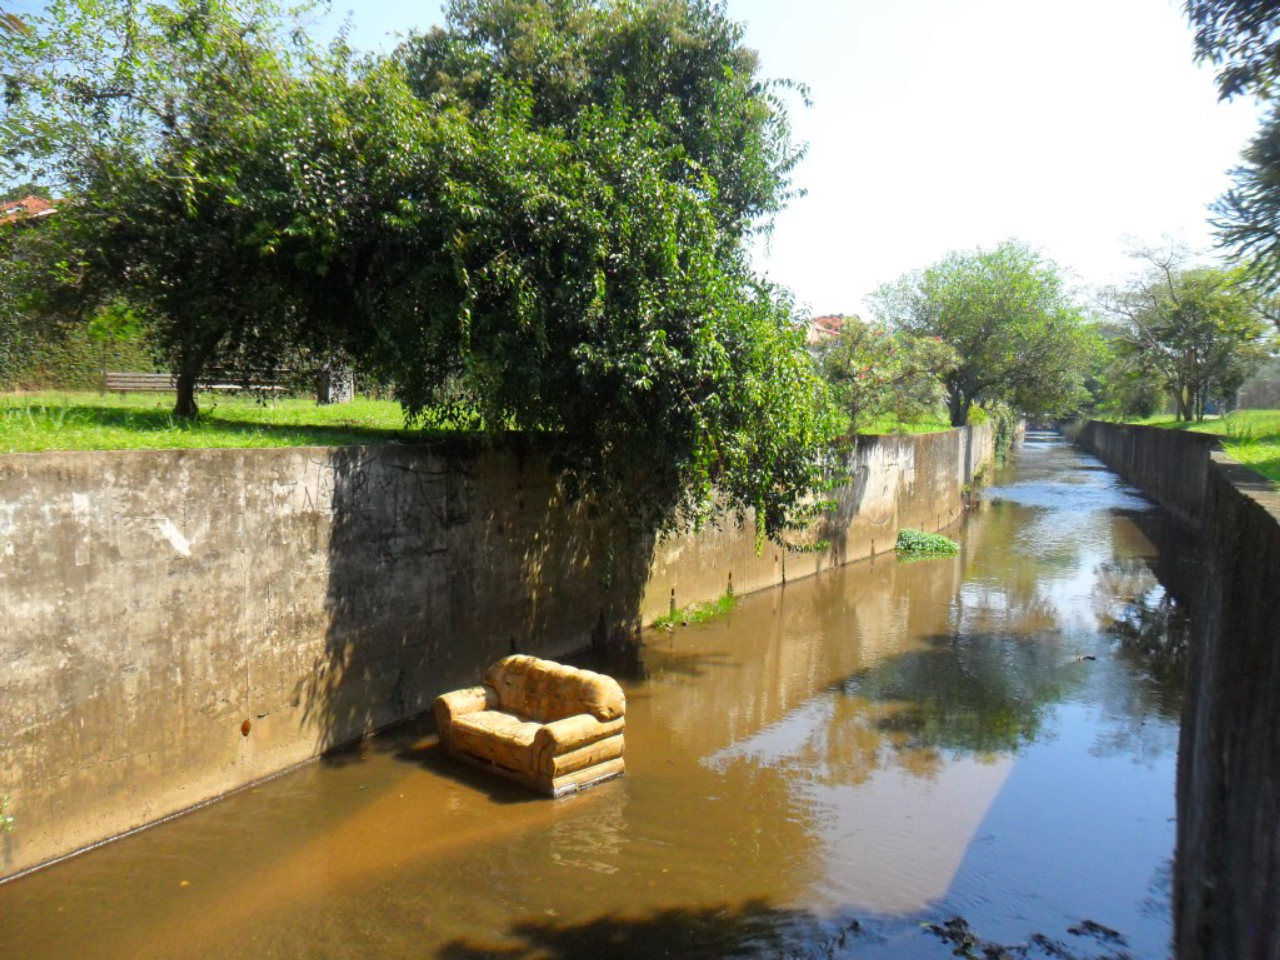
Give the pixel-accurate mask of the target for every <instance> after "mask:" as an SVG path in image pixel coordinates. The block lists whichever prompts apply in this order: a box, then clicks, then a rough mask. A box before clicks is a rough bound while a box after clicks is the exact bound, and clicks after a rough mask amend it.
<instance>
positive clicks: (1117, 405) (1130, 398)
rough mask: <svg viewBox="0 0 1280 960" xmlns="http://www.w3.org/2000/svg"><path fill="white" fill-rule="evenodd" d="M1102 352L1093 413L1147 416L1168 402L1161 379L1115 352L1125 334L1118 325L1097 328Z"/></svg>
mask: <svg viewBox="0 0 1280 960" xmlns="http://www.w3.org/2000/svg"><path fill="white" fill-rule="evenodd" d="M1099 330H1100V333H1101V335H1102V337H1103V345H1104V349H1103V350H1102V351H1100V354H1099V356H1098V359H1097V368H1096V372H1095V376H1094V379H1093V382H1094V384H1095V390H1094V404H1093V409H1092V411H1091V412H1092V413H1095V414H1097V415H1099V416H1103V417H1115V418H1120V419H1125V418H1133V417H1150V416H1153V415H1154V414H1155V413H1156V412H1157V411H1159V410H1160V409H1161V408H1162V407H1163V406H1164V404H1165V402H1166V401H1167V395H1166V393H1165V390H1164V387H1163V385H1162V384H1161V381H1160V379H1159V378H1158V377H1157V376H1155V374H1154V373H1152V372H1151V371H1150V370H1149V369H1148V368H1147V367H1146V366H1145V365H1144V364H1143V363H1141V362H1140V361H1139V360H1138V359H1137V358H1134V357H1131V356H1129V355H1127V353H1126V352H1125V351H1122V350H1118V349H1116V342H1117V341H1118V340H1120V339H1121V338H1122V337H1124V336H1125V335H1126V328H1125V327H1124V326H1123V325H1119V324H1103V325H1102V326H1100V327H1099Z"/></svg>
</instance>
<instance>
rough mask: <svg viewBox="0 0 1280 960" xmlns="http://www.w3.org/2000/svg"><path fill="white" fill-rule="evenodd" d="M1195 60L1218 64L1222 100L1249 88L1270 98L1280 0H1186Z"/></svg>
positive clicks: (1277, 58)
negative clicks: (1194, 38) (1194, 40)
mask: <svg viewBox="0 0 1280 960" xmlns="http://www.w3.org/2000/svg"><path fill="white" fill-rule="evenodd" d="M1186 12H1187V16H1188V18H1189V19H1190V21H1191V25H1192V27H1194V28H1195V32H1196V59H1197V60H1200V61H1205V60H1207V61H1209V62H1210V63H1213V64H1215V65H1217V66H1218V67H1219V68H1220V69H1219V71H1218V90H1219V92H1220V93H1221V95H1222V97H1223V99H1226V98H1228V97H1234V96H1237V95H1239V94H1243V93H1249V94H1252V95H1254V96H1257V97H1260V98H1262V99H1270V98H1271V97H1272V96H1273V95H1274V93H1275V84H1276V80H1277V77H1278V76H1280V73H1278V70H1280V33H1278V32H1277V29H1278V28H1280V2H1277V0H1186Z"/></svg>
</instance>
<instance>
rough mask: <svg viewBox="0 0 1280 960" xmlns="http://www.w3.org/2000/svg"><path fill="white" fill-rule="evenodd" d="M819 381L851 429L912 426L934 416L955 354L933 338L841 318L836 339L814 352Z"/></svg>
mask: <svg viewBox="0 0 1280 960" xmlns="http://www.w3.org/2000/svg"><path fill="white" fill-rule="evenodd" d="M819 362H820V363H821V367H822V373H823V376H824V377H825V378H826V379H827V382H828V383H830V384H831V389H832V392H833V394H834V399H835V402H836V403H837V404H838V406H839V407H840V409H841V410H842V411H843V412H844V413H845V414H846V415H847V416H848V418H849V426H850V429H851V430H853V431H854V432H858V431H861V430H863V429H864V428H865V427H866V426H867V425H868V424H869V423H871V422H874V421H877V420H882V419H884V418H892V419H893V420H895V421H897V422H899V423H902V424H912V423H916V422H918V421H920V420H922V419H924V418H925V417H927V416H928V415H929V414H931V413H933V412H934V411H936V410H937V408H938V406H939V405H940V404H941V402H942V399H943V390H942V380H941V378H942V376H943V375H945V374H946V373H948V372H950V371H951V370H952V369H953V368H954V367H955V364H956V354H955V351H954V350H953V349H952V348H951V347H950V346H948V345H947V344H945V343H943V342H942V341H941V340H940V339H937V338H934V337H917V336H912V335H911V334H909V333H905V332H898V333H895V332H893V331H890V330H887V329H885V328H884V327H882V326H877V325H873V324H867V323H864V322H863V321H862V320H861V319H859V318H858V317H854V316H847V317H845V318H844V322H843V325H842V326H841V330H840V333H839V335H838V336H835V337H832V338H831V339H829V340H826V341H825V342H824V343H823V344H822V345H821V346H820V347H819Z"/></svg>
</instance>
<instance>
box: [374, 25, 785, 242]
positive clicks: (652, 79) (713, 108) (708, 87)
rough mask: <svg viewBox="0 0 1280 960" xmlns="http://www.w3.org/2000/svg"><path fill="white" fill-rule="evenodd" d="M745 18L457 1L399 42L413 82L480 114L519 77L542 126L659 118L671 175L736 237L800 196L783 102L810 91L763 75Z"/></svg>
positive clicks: (535, 122)
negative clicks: (617, 115) (592, 118)
mask: <svg viewBox="0 0 1280 960" xmlns="http://www.w3.org/2000/svg"><path fill="white" fill-rule="evenodd" d="M744 34H745V27H744V25H743V24H741V23H738V22H736V21H734V20H731V19H729V17H728V16H727V15H726V12H725V3H724V0H452V2H451V3H450V4H449V5H448V6H447V8H446V15H445V26H444V27H443V28H434V29H432V30H431V31H430V32H429V33H427V34H425V35H421V36H415V37H412V38H410V39H409V40H408V41H407V42H406V43H405V44H404V45H403V46H402V48H401V50H400V51H399V54H398V55H399V56H400V57H401V58H402V60H403V62H404V63H405V64H406V66H407V68H408V70H409V74H410V77H411V78H412V83H413V85H414V89H415V91H416V92H417V93H418V94H419V95H420V96H422V97H423V98H424V99H431V98H433V97H435V96H440V95H444V96H447V97H448V98H449V99H450V100H453V101H456V102H459V103H462V104H465V105H466V106H467V107H468V108H469V109H472V110H483V109H486V108H488V107H491V106H492V105H493V104H494V103H495V101H496V100H497V99H499V98H500V97H501V96H503V95H504V91H505V90H507V89H508V88H509V87H511V86H512V85H515V86H520V87H522V88H524V89H527V90H528V91H529V93H530V96H531V97H532V111H531V115H530V121H531V124H532V126H533V127H534V128H535V129H547V128H559V129H562V130H568V129H571V128H572V126H573V125H574V123H575V122H576V120H577V118H578V117H579V116H581V115H582V114H583V112H584V111H585V110H587V109H589V108H604V107H608V106H609V105H611V104H613V103H622V104H626V105H627V106H628V107H629V108H630V109H633V110H636V111H639V112H642V113H644V114H645V115H646V116H648V117H649V118H651V119H652V120H653V121H655V122H656V124H657V127H656V130H655V132H656V133H657V137H658V143H659V144H660V145H661V146H662V147H664V148H666V147H678V148H679V149H678V150H670V151H669V152H668V153H667V157H668V163H669V168H668V170H667V172H666V175H667V176H668V178H669V179H672V180H673V181H676V182H682V183H684V184H686V185H688V186H690V187H692V188H694V189H696V190H703V189H705V187H706V185H707V183H708V181H709V182H710V184H711V185H713V187H714V189H713V190H712V191H711V192H710V193H708V194H707V195H706V196H705V197H704V200H705V201H706V203H707V204H708V206H709V208H710V209H711V210H712V211H713V212H714V215H715V216H716V218H717V221H718V223H719V225H720V226H721V227H722V228H724V229H725V230H727V231H729V232H730V233H732V234H735V235H740V234H742V233H743V232H745V231H747V230H749V229H751V228H752V227H753V226H756V227H766V226H767V225H768V222H769V219H770V218H771V217H772V215H773V214H775V213H776V212H777V211H778V210H780V209H781V208H782V207H783V206H784V205H785V204H786V202H787V200H788V199H790V198H791V197H792V196H793V195H794V194H793V192H792V189H791V180H790V173H791V170H792V169H793V168H794V167H795V165H796V163H798V162H799V160H800V159H801V157H802V156H803V154H804V148H803V147H798V146H796V145H794V144H793V143H792V141H791V129H790V122H789V119H788V115H787V110H786V106H785V103H784V102H783V100H782V97H783V96H784V95H785V93H786V92H787V91H789V90H790V91H795V92H797V93H799V95H800V96H801V97H805V96H807V92H806V91H805V88H804V87H803V86H802V85H800V84H795V83H792V82H790V81H786V80H769V79H764V78H762V77H760V76H759V63H758V58H757V55H756V52H755V51H754V50H751V49H750V48H748V47H746V46H745V45H744V44H743V37H744Z"/></svg>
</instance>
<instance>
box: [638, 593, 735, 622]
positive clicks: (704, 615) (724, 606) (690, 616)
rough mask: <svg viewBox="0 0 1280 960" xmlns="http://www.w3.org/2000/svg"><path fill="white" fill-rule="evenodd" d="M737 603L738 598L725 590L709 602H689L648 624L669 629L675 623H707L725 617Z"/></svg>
mask: <svg viewBox="0 0 1280 960" xmlns="http://www.w3.org/2000/svg"><path fill="white" fill-rule="evenodd" d="M737 605H738V598H737V597H735V596H734V595H733V594H732V593H729V592H726V593H724V594H722V595H721V596H720V598H719V599H717V600H712V601H711V602H710V603H691V604H689V606H687V607H685V608H684V609H683V610H677V611H676V612H675V613H669V614H667V615H666V616H665V617H658V619H656V620H654V621H653V623H652V624H650V626H652V627H653V628H654V629H655V630H662V629H665V630H670V629H671V628H673V627H675V626H677V625H678V626H681V627H687V626H689V625H690V624H699V623H708V622H710V621H711V620H719V619H720V618H721V617H727V616H728V615H729V614H730V613H732V612H733V609H734V607H736V606H737Z"/></svg>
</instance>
